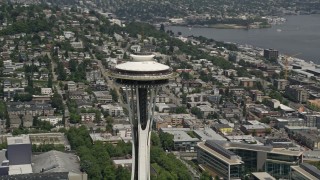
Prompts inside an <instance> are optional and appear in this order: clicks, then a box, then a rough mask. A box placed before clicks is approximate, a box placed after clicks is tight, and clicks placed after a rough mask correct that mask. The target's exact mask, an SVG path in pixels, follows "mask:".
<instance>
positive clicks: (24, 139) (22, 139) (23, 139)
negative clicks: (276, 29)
mask: <svg viewBox="0 0 320 180" xmlns="http://www.w3.org/2000/svg"><path fill="white" fill-rule="evenodd" d="M7 143H8V145H18V144H31V142H30V138H29V135H22V136H15V137H7Z"/></svg>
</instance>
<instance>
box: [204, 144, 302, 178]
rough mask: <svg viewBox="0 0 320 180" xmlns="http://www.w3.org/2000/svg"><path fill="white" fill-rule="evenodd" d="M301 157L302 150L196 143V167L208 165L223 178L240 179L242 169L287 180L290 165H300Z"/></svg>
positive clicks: (253, 145)
mask: <svg viewBox="0 0 320 180" xmlns="http://www.w3.org/2000/svg"><path fill="white" fill-rule="evenodd" d="M302 154H303V152H302V151H297V150H290V149H286V148H274V147H272V146H264V145H257V144H245V143H238V142H228V141H206V142H205V143H203V142H200V143H198V161H199V164H200V165H202V164H205V165H206V166H209V169H210V170H212V171H213V172H214V173H216V174H217V175H219V176H221V177H223V178H225V179H232V178H239V177H241V172H243V171H245V170H249V171H253V172H255V171H265V172H267V173H269V174H270V175H271V176H273V177H274V178H277V179H278V178H285V179H289V177H290V166H295V165H299V164H301V163H302ZM232 168H234V170H232Z"/></svg>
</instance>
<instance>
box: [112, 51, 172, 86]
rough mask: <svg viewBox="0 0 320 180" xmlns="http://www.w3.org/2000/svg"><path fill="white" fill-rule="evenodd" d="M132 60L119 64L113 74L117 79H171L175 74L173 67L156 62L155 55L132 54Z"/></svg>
mask: <svg viewBox="0 0 320 180" xmlns="http://www.w3.org/2000/svg"><path fill="white" fill-rule="evenodd" d="M130 56H131V57H132V61H129V62H126V63H123V64H118V65H117V66H116V67H115V69H114V70H113V71H111V76H112V77H114V78H116V79H125V80H135V81H152V80H164V79H170V78H172V76H173V73H172V69H171V68H170V67H169V66H167V65H164V64H160V63H158V62H156V61H155V60H154V59H153V57H154V55H134V54H131V55H130Z"/></svg>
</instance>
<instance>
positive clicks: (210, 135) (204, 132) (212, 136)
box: [194, 128, 227, 141]
mask: <svg viewBox="0 0 320 180" xmlns="http://www.w3.org/2000/svg"><path fill="white" fill-rule="evenodd" d="M194 132H195V133H196V134H197V135H198V136H200V138H201V140H219V141H227V139H226V138H224V137H222V136H221V135H220V134H218V133H216V132H215V131H214V130H212V129H211V128H204V129H199V130H194Z"/></svg>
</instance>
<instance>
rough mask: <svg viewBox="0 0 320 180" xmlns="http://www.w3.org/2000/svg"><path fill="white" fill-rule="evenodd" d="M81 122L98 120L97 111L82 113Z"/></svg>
mask: <svg viewBox="0 0 320 180" xmlns="http://www.w3.org/2000/svg"><path fill="white" fill-rule="evenodd" d="M80 116H81V122H93V121H95V120H96V113H80Z"/></svg>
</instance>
